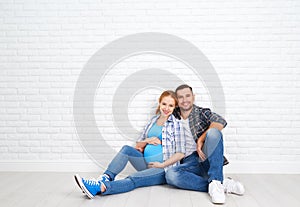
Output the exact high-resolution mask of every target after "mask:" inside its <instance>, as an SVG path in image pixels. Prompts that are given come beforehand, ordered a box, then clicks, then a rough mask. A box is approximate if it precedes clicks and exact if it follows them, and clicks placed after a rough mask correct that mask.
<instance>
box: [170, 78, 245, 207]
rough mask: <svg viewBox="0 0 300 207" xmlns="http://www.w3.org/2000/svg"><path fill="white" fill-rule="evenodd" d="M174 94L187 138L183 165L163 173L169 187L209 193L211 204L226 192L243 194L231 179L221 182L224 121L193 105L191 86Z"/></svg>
mask: <svg viewBox="0 0 300 207" xmlns="http://www.w3.org/2000/svg"><path fill="white" fill-rule="evenodd" d="M175 93H176V95H177V98H178V106H179V110H180V111H179V112H180V116H181V121H182V125H183V128H184V133H185V137H186V157H185V158H184V159H183V160H182V164H181V165H179V166H176V167H173V168H171V169H169V170H168V171H167V172H166V180H167V183H168V184H169V185H173V186H175V187H178V188H182V189H188V190H196V191H201V192H208V193H209V195H210V196H211V199H212V202H213V203H218V204H222V203H225V192H227V193H235V194H239V195H242V194H243V193H244V187H243V185H242V184H241V183H239V182H236V181H234V180H232V179H225V180H224V181H223V162H224V158H223V148H224V147H223V135H222V133H221V130H222V129H223V128H224V127H225V126H226V124H227V123H226V121H225V119H223V118H222V117H221V116H220V115H218V114H216V113H214V112H211V110H210V109H208V108H201V107H199V106H196V105H194V101H195V95H194V94H193V89H192V87H190V86H188V85H185V84H184V85H181V86H179V87H177V89H176V90H175Z"/></svg>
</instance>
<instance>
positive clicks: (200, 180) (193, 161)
mask: <svg viewBox="0 0 300 207" xmlns="http://www.w3.org/2000/svg"><path fill="white" fill-rule="evenodd" d="M166 181H167V183H168V184H169V185H172V186H175V187H177V188H181V189H187V190H195V191H201V192H207V191H208V176H207V173H206V172H205V169H204V168H203V166H202V164H201V163H199V157H198V154H197V152H196V151H195V152H194V153H193V154H191V155H190V156H188V157H186V158H185V159H184V160H183V164H180V165H179V166H176V167H172V168H170V169H169V170H168V171H167V172H166Z"/></svg>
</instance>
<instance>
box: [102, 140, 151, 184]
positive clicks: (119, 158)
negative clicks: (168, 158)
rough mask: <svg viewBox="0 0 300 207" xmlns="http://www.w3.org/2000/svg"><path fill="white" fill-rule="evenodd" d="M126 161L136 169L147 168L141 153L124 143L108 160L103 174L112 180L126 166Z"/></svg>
mask: <svg viewBox="0 0 300 207" xmlns="http://www.w3.org/2000/svg"><path fill="white" fill-rule="evenodd" d="M128 161H129V162H130V163H131V164H132V166H133V167H134V168H135V169H136V170H137V171H141V170H145V169H147V163H146V162H145V160H144V156H143V153H141V152H140V151H138V150H136V149H135V148H133V147H131V146H128V145H125V146H123V147H122V149H121V150H120V151H119V152H118V154H117V155H116V156H115V157H114V158H113V160H112V161H111V162H110V164H109V165H108V167H107V169H106V171H105V172H104V174H107V175H108V176H109V177H110V179H111V180H114V179H115V177H116V176H117V175H118V174H119V173H120V172H121V171H122V170H123V169H124V168H125V167H126V165H127V163H128Z"/></svg>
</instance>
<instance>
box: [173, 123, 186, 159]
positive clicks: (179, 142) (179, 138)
mask: <svg viewBox="0 0 300 207" xmlns="http://www.w3.org/2000/svg"><path fill="white" fill-rule="evenodd" d="M174 128H175V146H176V152H180V153H183V154H185V136H184V132H183V127H182V124H181V122H180V121H178V120H176V121H174Z"/></svg>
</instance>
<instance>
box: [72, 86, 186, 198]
mask: <svg viewBox="0 0 300 207" xmlns="http://www.w3.org/2000/svg"><path fill="white" fill-rule="evenodd" d="M176 106H177V99H176V96H175V93H174V92H173V91H164V92H163V93H162V94H161V95H160V98H159V105H158V107H157V110H156V114H157V115H156V116H154V117H153V118H152V119H151V121H150V122H149V124H148V125H147V126H146V127H145V129H144V132H143V133H142V135H141V136H140V138H139V139H138V140H137V143H136V146H135V147H130V146H127V145H126V146H123V148H122V149H121V150H120V151H119V153H118V154H117V155H116V156H115V157H114V159H113V160H112V161H111V163H110V164H109V165H108V168H107V170H106V171H105V172H104V174H103V175H101V176H100V177H99V178H98V179H97V180H96V179H90V180H88V179H84V178H81V177H80V176H79V175H75V181H76V182H77V184H78V186H79V187H80V188H81V190H82V191H83V192H84V193H85V194H86V195H87V196H88V197H89V198H93V197H94V196H95V195H97V194H101V195H108V194H117V193H124V192H128V191H131V190H133V189H135V188H138V187H146V186H152V185H159V184H165V183H166V180H165V171H166V170H167V169H168V168H169V167H171V166H176V165H178V164H179V161H180V160H181V159H182V158H183V157H184V154H185V140H184V136H183V130H182V127H181V124H180V121H178V120H177V119H176V118H175V117H174V115H173V114H172V113H173V111H174V109H175V107H176ZM128 161H129V162H130V163H131V164H132V165H133V167H134V168H135V169H136V170H137V172H136V173H134V174H132V175H130V176H128V177H127V178H125V179H122V180H115V177H116V176H117V175H118V174H119V173H120V172H121V171H122V170H123V169H124V168H125V166H126V164H127V163H128Z"/></svg>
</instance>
